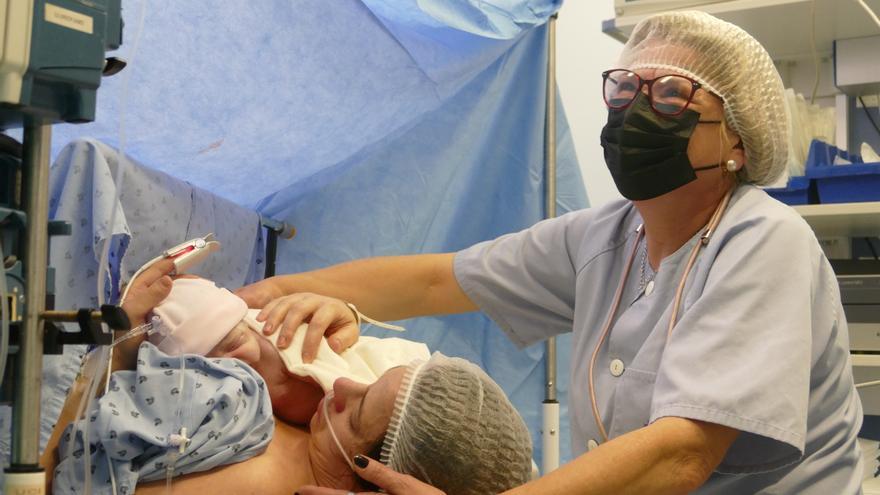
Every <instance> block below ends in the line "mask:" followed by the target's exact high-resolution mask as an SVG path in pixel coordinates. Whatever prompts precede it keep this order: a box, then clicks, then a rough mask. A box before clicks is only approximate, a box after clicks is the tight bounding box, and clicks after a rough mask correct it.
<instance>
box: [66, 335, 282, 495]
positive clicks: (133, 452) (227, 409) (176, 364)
mask: <svg viewBox="0 0 880 495" xmlns="http://www.w3.org/2000/svg"><path fill="white" fill-rule="evenodd" d="M181 360H185V366H184V371H183V373H184V375H183V381H182V386H181V376H180V373H181V370H180V368H181ZM137 363H138V364H137V369H136V370H131V371H117V372H115V373H113V376H112V378H111V379H110V389H109V391H108V393H107V394H106V395H104V396H103V397H101V398H100V399H99V400H98V401H97V402H96V405H95V408H94V409H93V410H92V411H89V412H88V413H87V414H86V415H85V417H87V418H89V422H88V424H87V425H86V424H85V420H82V421H81V422H80V426H79V427H78V428H77V430H76V431H77V433H76V435H75V436H74V435H71V430H72V426H73V425H70V426H68V428H67V430H66V432H65V434H64V436H63V437H62V438H61V442H60V444H59V447H58V454H59V462H58V466H57V467H56V469H55V478H54V480H55V481H54V484H53V491H54V493H56V494H68V493H82V490H83V483H84V481H83V480H84V472H83V470H84V466H85V459H84V456H83V454H84V453H85V450H86V449H85V446H84V444H83V438H82V434H83V431H84V429H85V428H89V430H90V431H89V439H90V440H89V443H90V445H89V446H88V449H89V452H90V454H89V455H90V458H91V465H92V468H93V469H94V471H93V475H92V492H91V493H94V494H102V493H107V494H111V493H112V489H111V484H110V471H109V470H110V465H111V464H112V466H113V468H112V469H113V474H114V476H115V480H116V487H117V493H119V494H121V495H125V494H131V493H134V492H135V490H134V489H135V486H136V485H137V483H138V482H146V481H156V480H161V479H165V476H166V469H165V467H166V465H167V463H168V462H170V461H171V459H170V458H169V456H168V453H169V451H170V450H173V451H175V452H176V451H177V447H175V446H174V445H172V443H170V442H169V437H170V435H172V434H178V433H180V431H181V428H186V429H187V436H188V437H189V438H190V442H189V443H188V444H187V446H186V448H185V451H184V453H183V455H181V456H179V457H178V458H177V459H176V460H175V461H174V474H175V476H178V475H183V474H187V473H196V472H202V471H207V470H209V469H211V468H214V467H217V466H221V465H225V464H231V463H235V462H241V461H244V460H247V459H249V458H251V457H254V456H255V455H257V454H260V453H262V452H263V451H264V450H265V448H266V447H267V446H268V445H269V441H270V440H271V438H272V432H273V431H274V427H275V423H274V418H273V416H272V403H271V400H270V398H269V392H268V390H267V388H266V385H265V383H264V382H263V379H262V378H260V375H259V374H257V372H256V371H254V370H253V369H252V368H251V367H250V366H248V365H247V364H245V363H243V362H241V361H239V360H236V359H209V358H204V357H201V356H196V355H184V356H168V355H166V354H164V353H163V352H162V351H160V350H159V349H157V348H156V346H154V345H153V344H150V343H149V342H145V343H143V344H141V347H140V349H139V350H138V361H137ZM71 442H73V445H71V444H70V443H71ZM68 452H71V454H70V456H69V457H65V456H66V454H67V453H68ZM108 458H109V460H110V462H108Z"/></svg>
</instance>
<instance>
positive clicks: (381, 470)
mask: <svg viewBox="0 0 880 495" xmlns="http://www.w3.org/2000/svg"><path fill="white" fill-rule="evenodd" d="M364 462H366V463H367V464H366V467H363V468H362V467H360V466H359V465H358V464H363V463H364ZM354 463H355V474H357V475H358V476H360V477H361V478H363V479H365V480H367V481H369V482H370V483H372V484H374V485H376V486H378V487H379V488H381V489H383V490H385V493H386V494H389V495H445V494H444V493H443V492H442V491H440V490H438V489H436V488H434V487H433V486H431V485H427V484H425V483H422V482H421V481H419V480H417V479H415V478H413V477H412V476H409V475H406V474H400V473H398V472H397V471H394V470H393V469H391V468H389V467H388V466H386V465H384V464H382V463H381V462H378V461H375V460H373V459H370V458H369V457H364V456H360V455H359V456H355V461H354ZM350 493H351V492H349V491H346V490H334V489H332V488H318V487H316V486H304V487H302V488H300V489H298V490H297V491H296V495H347V494H350ZM364 494H366V495H380V494H379V493H378V492H361V495H364Z"/></svg>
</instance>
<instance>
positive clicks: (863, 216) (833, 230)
mask: <svg viewBox="0 0 880 495" xmlns="http://www.w3.org/2000/svg"><path fill="white" fill-rule="evenodd" d="M794 209H795V211H797V212H798V213H799V214H800V215H801V216H802V217H804V220H806V221H807V223H808V224H810V227H812V228H813V231H814V232H815V233H816V236H817V237H876V236H877V235H880V201H874V202H866V203H829V204H821V205H802V206H795V207H794Z"/></svg>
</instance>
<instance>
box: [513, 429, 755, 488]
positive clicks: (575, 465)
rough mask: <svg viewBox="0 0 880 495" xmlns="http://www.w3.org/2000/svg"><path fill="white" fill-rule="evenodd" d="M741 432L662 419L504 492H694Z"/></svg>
mask: <svg viewBox="0 0 880 495" xmlns="http://www.w3.org/2000/svg"><path fill="white" fill-rule="evenodd" d="M737 433H738V432H737V431H736V430H733V429H730V428H727V427H724V426H719V425H714V424H711V423H703V422H698V421H691V420H688V419H683V418H663V419H659V420H657V421H656V422H654V423H652V424H651V425H650V426H646V427H644V428H640V429H638V430H636V431H633V432H630V433H627V434H626V435H622V436H620V437H618V438H615V439H614V440H612V441H610V442H608V443H605V444H603V445H601V446H599V447H598V448H596V449H594V450H592V451H590V452H588V453H586V454H584V455H582V456H580V457H578V458H577V459H575V460H573V461H571V462H570V463H568V464H566V465H565V466H562V467H561V468H559V469H557V470H556V471H553V472H552V473H550V474H548V475H546V476H543V477H541V478H539V479H537V480H535V481H533V482H531V483H528V484H526V485H523V486H521V487H519V488H515V489H513V490H510V491H508V492H505V493H509V494H512V495H513V494H515V495H520V494H523V495H524V494H538V493H540V494H547V495H551V494H570V493H578V494H583V495H587V494H612V493H613V494H621V495H624V494H644V493H652V494H670V495H671V494H683V493H689V492H691V491H693V490H696V489H697V488H698V487H700V486H701V485H702V484H703V483H705V482H706V480H707V479H708V477H709V475H710V474H712V471H714V469H715V468H716V467H717V466H718V464H720V463H721V460H722V459H723V458H724V454H725V453H726V452H727V449H728V448H729V447H730V445H731V444H732V443H733V440H734V439H736V436H737Z"/></svg>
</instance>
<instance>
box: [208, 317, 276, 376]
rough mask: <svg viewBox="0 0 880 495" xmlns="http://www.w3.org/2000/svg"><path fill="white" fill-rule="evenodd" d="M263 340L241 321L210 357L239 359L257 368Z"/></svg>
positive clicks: (213, 350) (210, 353) (214, 349)
mask: <svg viewBox="0 0 880 495" xmlns="http://www.w3.org/2000/svg"><path fill="white" fill-rule="evenodd" d="M261 340H265V339H264V338H263V337H262V336H260V335H258V334H257V332H254V331H253V330H251V327H249V326H248V325H247V323H245V322H244V321H240V322H238V324H237V325H235V327H234V328H233V329H232V330H230V332H229V333H228V334H226V337H223V340H221V341H220V343H219V344H217V345H216V346H214V348H213V349H211V352H209V353H208V357H231V358H238V359H241V360H242V361H244V362H245V363H247V364H249V365H251V366H256V365H257V363H258V362H259V361H260V357H261V355H262V345H261V344H262V342H261ZM266 343H267V344H268V343H269V342H268V341H266ZM270 345H271V344H270Z"/></svg>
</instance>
